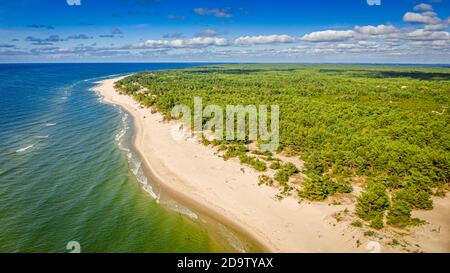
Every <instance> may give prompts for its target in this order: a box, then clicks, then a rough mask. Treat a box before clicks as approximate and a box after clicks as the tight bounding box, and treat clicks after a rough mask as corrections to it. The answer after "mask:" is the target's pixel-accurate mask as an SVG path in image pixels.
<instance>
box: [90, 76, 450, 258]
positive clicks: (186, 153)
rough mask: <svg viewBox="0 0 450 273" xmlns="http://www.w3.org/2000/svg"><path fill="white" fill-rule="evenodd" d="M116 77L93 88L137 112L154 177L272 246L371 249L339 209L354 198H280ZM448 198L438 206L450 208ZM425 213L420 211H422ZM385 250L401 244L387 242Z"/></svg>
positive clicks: (442, 247) (440, 241)
mask: <svg viewBox="0 0 450 273" xmlns="http://www.w3.org/2000/svg"><path fill="white" fill-rule="evenodd" d="M119 79H120V78H115V79H108V80H104V81H102V82H100V83H99V85H98V86H97V87H96V88H95V91H96V92H98V93H99V94H100V95H101V96H103V98H104V101H105V102H109V103H113V104H117V105H120V106H121V107H123V108H124V109H125V110H127V111H128V112H129V113H130V114H131V115H132V116H133V118H134V126H135V146H136V149H137V150H138V151H139V153H140V154H141V156H142V158H143V160H144V161H145V163H146V167H147V169H148V170H149V171H150V172H151V173H152V176H153V177H154V178H156V180H157V181H156V182H157V183H160V184H161V187H162V188H163V189H164V190H166V191H168V192H170V193H171V194H172V195H173V196H174V198H177V199H180V200H181V199H182V200H184V201H185V203H187V204H190V205H191V206H192V207H194V208H195V209H199V210H202V212H204V213H207V214H208V215H211V216H212V217H214V218H215V219H217V220H219V221H220V222H222V223H224V224H225V225H227V226H232V227H233V228H235V229H238V230H240V231H242V233H243V234H245V235H247V236H249V237H251V238H252V239H253V240H255V241H257V242H259V243H260V244H261V245H262V246H263V248H264V250H265V251H268V252H370V248H368V247H367V244H368V243H369V242H371V241H373V240H375V239H374V238H368V237H365V236H363V235H362V234H361V231H360V230H358V229H357V228H355V227H351V226H350V225H349V224H348V223H346V224H343V223H342V222H340V221H339V219H337V217H336V214H338V213H340V212H342V211H345V209H347V210H353V205H352V204H343V205H330V204H328V203H309V202H302V203H301V204H299V202H298V200H297V199H295V198H292V197H287V198H284V199H282V200H277V198H275V195H276V194H277V193H278V190H276V189H274V188H271V187H267V186H258V176H259V174H260V173H258V172H256V171H255V170H253V169H251V168H249V167H245V166H243V165H241V164H240V163H239V162H238V161H237V160H229V161H224V160H223V159H222V158H220V157H218V156H217V154H216V151H215V150H214V149H211V148H210V147H206V146H204V145H201V144H199V143H198V142H196V141H193V140H191V139H174V137H173V136H172V135H173V131H174V130H176V128H177V124H176V122H163V118H162V115H161V114H159V113H154V114H152V113H151V112H150V109H145V108H142V107H141V106H140V105H139V104H138V103H137V102H136V101H134V100H133V98H131V97H129V96H126V95H121V94H119V93H117V92H115V90H114V82H115V81H117V80H119ZM447 201H448V199H447ZM448 203H449V202H446V203H445V202H440V203H438V206H444V207H445V209H446V210H447V211H448ZM444 212H445V211H444ZM427 213H428V212H421V214H422V215H423V216H424V218H427V217H428V216H429V215H430V214H427ZM427 215H428V216H427ZM436 217H438V216H436ZM439 217H442V215H440V216H439ZM440 221H441V222H442V223H443V224H442V225H444V226H443V227H442V229H440V233H439V234H437V235H436V234H431V235H430V233H429V232H426V231H425V232H424V235H423V238H424V239H423V240H425V241H426V240H428V241H426V242H436V244H437V245H436V244H427V243H426V242H425V243H424V244H423V245H424V247H425V249H423V250H424V251H449V248H450V244H449V237H450V236H449V234H450V232H449V229H448V217H447V218H445V219H444V218H442V219H441V220H440ZM446 221H447V225H446ZM445 225H446V226H445ZM430 236H431V237H430ZM427 238H428V239H427ZM375 241H376V240H375ZM446 245H447V246H446ZM427 246H428V247H429V249H427V248H426V247H427ZM383 251H386V252H390V251H398V249H396V250H395V249H394V248H390V247H389V246H384V244H383Z"/></svg>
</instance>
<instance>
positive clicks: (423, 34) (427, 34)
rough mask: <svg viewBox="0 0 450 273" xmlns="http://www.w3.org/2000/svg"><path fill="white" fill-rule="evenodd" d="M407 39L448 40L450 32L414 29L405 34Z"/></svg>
mask: <svg viewBox="0 0 450 273" xmlns="http://www.w3.org/2000/svg"><path fill="white" fill-rule="evenodd" d="M406 36H407V39H410V40H419V41H436V40H449V39H450V34H449V33H448V32H446V31H438V32H434V31H428V30H424V29H416V30H414V31H411V32H409V33H407V34H406Z"/></svg>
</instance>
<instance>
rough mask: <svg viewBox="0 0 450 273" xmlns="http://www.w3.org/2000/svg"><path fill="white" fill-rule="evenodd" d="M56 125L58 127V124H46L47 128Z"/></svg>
mask: <svg viewBox="0 0 450 273" xmlns="http://www.w3.org/2000/svg"><path fill="white" fill-rule="evenodd" d="M55 125H56V123H46V124H45V126H46V127H52V126H55Z"/></svg>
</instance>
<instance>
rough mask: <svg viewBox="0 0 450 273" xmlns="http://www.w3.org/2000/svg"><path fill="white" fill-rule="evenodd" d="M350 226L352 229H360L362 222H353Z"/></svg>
mask: <svg viewBox="0 0 450 273" xmlns="http://www.w3.org/2000/svg"><path fill="white" fill-rule="evenodd" d="M351 225H352V226H354V227H358V228H361V227H362V226H363V222H361V221H359V220H355V221H353V222H352V223H351Z"/></svg>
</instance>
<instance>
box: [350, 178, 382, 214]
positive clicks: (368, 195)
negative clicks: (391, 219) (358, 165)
mask: <svg viewBox="0 0 450 273" xmlns="http://www.w3.org/2000/svg"><path fill="white" fill-rule="evenodd" d="M388 207H389V198H388V196H387V194H386V187H385V186H384V185H383V184H381V183H377V182H369V183H368V184H367V187H366V189H365V191H364V192H363V193H362V194H361V196H360V197H358V199H357V203H356V214H357V215H358V216H359V217H360V218H361V219H363V220H366V221H370V220H372V219H374V218H376V217H377V216H378V217H379V215H380V214H381V213H383V212H384V211H385V210H386V209H387V208H388Z"/></svg>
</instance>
